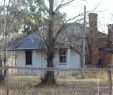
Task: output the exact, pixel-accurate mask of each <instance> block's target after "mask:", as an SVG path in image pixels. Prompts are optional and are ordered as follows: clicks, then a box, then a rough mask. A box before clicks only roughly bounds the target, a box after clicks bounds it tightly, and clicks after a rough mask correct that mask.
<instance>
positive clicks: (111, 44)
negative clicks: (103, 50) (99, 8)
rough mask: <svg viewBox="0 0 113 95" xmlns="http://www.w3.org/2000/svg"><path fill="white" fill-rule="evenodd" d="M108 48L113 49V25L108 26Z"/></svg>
mask: <svg viewBox="0 0 113 95" xmlns="http://www.w3.org/2000/svg"><path fill="white" fill-rule="evenodd" d="M107 47H108V48H113V24H109V25H108V37H107Z"/></svg>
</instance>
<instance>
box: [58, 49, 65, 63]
mask: <svg viewBox="0 0 113 95" xmlns="http://www.w3.org/2000/svg"><path fill="white" fill-rule="evenodd" d="M59 60H60V64H64V63H65V64H66V49H60V50H59Z"/></svg>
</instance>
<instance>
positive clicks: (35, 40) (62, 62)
mask: <svg viewBox="0 0 113 95" xmlns="http://www.w3.org/2000/svg"><path fill="white" fill-rule="evenodd" d="M67 25H68V26H67V27H66V28H65V29H64V30H63V31H62V32H61V33H60V35H59V37H58V43H57V45H56V51H55V57H54V67H55V68H80V67H81V55H80V52H81V44H80V43H82V38H81V37H82V33H83V32H84V25H82V24H79V23H76V22H74V23H70V24H67ZM42 34H43V35H46V32H45V30H44V28H42V29H40V30H39V31H37V32H32V33H31V34H29V35H27V36H25V37H23V38H19V39H16V40H15V41H12V42H10V43H9V44H8V48H7V49H8V51H9V54H10V56H9V58H8V60H9V61H8V62H9V65H11V66H21V67H29V66H30V67H31V66H32V67H46V65H47V62H46V61H47V60H46V56H45V54H44V49H43V45H42V44H41V43H42V41H41V38H40V36H41V35H42ZM92 35H93V36H92ZM92 37H94V38H92ZM89 38H92V39H90V43H89V42H88V44H87V46H86V52H87V53H86V64H92V66H96V65H98V63H99V64H101V66H106V63H104V61H103V59H104V60H105V59H107V57H108V56H109V55H108V54H106V55H105V53H103V52H102V51H101V49H103V48H106V47H107V35H106V34H104V33H102V32H99V31H98V27H97V14H95V13H90V14H89V27H87V33H86V40H87V39H89ZM72 46H73V47H72ZM92 48H93V50H92ZM94 52H95V53H94ZM89 54H90V55H89ZM17 72H18V73H21V74H29V73H33V74H35V73H40V72H39V71H38V72H34V71H32V72H28V71H17Z"/></svg>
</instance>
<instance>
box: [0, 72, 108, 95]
mask: <svg viewBox="0 0 113 95" xmlns="http://www.w3.org/2000/svg"><path fill="white" fill-rule="evenodd" d="M87 76H89V77H87ZM87 76H85V77H83V79H81V76H79V75H78V76H60V77H57V79H56V80H57V84H55V85H40V84H39V83H40V77H39V76H18V75H17V76H14V75H13V76H10V77H9V85H8V86H9V94H10V95H98V93H100V94H99V95H108V82H107V79H106V77H105V76H106V74H104V75H102V76H104V77H105V78H103V77H99V78H100V79H98V76H97V75H95V76H94V75H93V76H94V77H92V75H87ZM6 88H7V87H6V86H5V85H4V84H1V85H0V95H5V93H6Z"/></svg>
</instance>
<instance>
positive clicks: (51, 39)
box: [42, 0, 56, 84]
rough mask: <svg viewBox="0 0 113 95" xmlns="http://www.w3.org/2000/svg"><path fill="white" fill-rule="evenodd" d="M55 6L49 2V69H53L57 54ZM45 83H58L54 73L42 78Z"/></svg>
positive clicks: (52, 1) (51, 0)
mask: <svg viewBox="0 0 113 95" xmlns="http://www.w3.org/2000/svg"><path fill="white" fill-rule="evenodd" d="M53 5H54V0H49V20H48V31H47V32H48V38H47V39H48V40H47V67H48V68H53V67H54V63H53V59H54V53H55V51H54V50H55V45H54V44H55V43H54V36H53V32H54V29H53V21H54V12H53ZM42 82H43V83H47V84H53V83H56V81H55V76H54V71H47V72H46V73H45V75H44V77H43V78H42Z"/></svg>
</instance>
